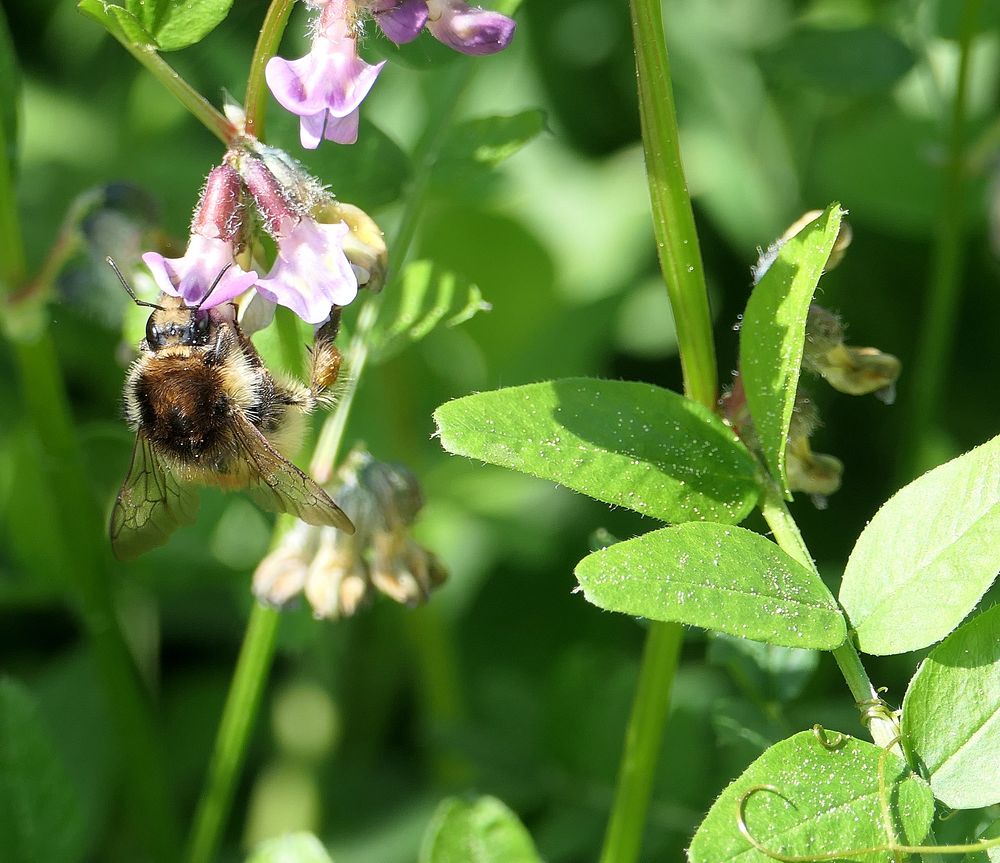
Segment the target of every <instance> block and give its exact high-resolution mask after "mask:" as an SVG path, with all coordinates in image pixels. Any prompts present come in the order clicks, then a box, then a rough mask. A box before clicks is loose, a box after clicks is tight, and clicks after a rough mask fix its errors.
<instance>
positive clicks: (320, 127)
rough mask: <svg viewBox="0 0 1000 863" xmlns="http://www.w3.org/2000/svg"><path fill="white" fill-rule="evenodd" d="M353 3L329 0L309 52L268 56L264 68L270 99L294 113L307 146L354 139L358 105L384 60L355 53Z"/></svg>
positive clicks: (320, 17)
mask: <svg viewBox="0 0 1000 863" xmlns="http://www.w3.org/2000/svg"><path fill="white" fill-rule="evenodd" d="M352 7H353V4H351V3H349V2H347V0H329V2H327V3H326V4H325V5H324V6H323V11H322V12H321V13H320V16H319V21H318V22H317V24H316V29H315V35H314V36H313V41H312V46H311V47H310V49H309V53H308V54H307V55H306V56H305V57H302V58H300V59H298V60H284V59H282V58H281V57H272V58H271V59H270V60H269V61H268V63H267V67H266V68H265V70H264V77H265V78H266V80H267V85H268V87H270V88H271V92H272V93H273V94H274V98H275V99H277V100H278V102H279V103H280V104H281V106H282V107H283V108H285V109H287V110H289V111H291V112H292V113H293V114H297V115H298V117H299V137H300V138H301V141H302V146H303V147H305V148H306V149H308V150H313V149H315V148H316V147H318V146H319V142H320V141H321V140H323V139H324V138H326V139H327V140H328V141H336V142H337V143H340V144H353V143H354V142H355V141H356V140H357V139H358V106H359V105H360V104H361V102H362V101H363V100H364V98H365V96H367V95H368V91H369V90H371V88H372V85H373V84H374V83H375V79H376V78H377V77H378V73H379V72H380V71H381V70H382V67H383V66H384V65H385V61H384V60H383V61H382V62H381V63H378V64H376V65H374V66H372V65H370V64H368V63H366V62H365V61H364V60H362V59H361V58H360V57H359V56H358V42H357V38H356V35H355V32H354V27H353V21H352V20H350V19H351V13H352V12H353V8H352Z"/></svg>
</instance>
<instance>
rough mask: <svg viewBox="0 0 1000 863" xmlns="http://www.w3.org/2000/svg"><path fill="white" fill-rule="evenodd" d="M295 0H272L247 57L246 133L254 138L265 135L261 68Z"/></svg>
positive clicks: (274, 47) (271, 53)
mask: <svg viewBox="0 0 1000 863" xmlns="http://www.w3.org/2000/svg"><path fill="white" fill-rule="evenodd" d="M294 6H295V0H273V2H272V3H271V5H270V6H268V7H267V14H266V15H265V16H264V23H263V24H261V27H260V35H259V36H258V37H257V44H256V46H255V47H254V50H253V57H252V59H251V60H250V75H249V76H248V78H247V90H246V96H245V97H244V109H245V110H246V132H247V134H248V135H253V136H254V137H256V138H260V139H261V140H263V138H264V121H265V118H266V113H267V85H266V84H265V82H264V69H265V68H266V66H267V62H268V60H270V59H271V58H272V57H273V56H274V55H275V54H277V53H278V46H279V45H280V44H281V37H282V36H283V35H284V32H285V27H286V26H287V25H288V16H289V15H291V13H292V8H293V7H294Z"/></svg>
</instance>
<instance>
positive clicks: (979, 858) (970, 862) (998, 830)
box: [962, 819, 1000, 863]
mask: <svg viewBox="0 0 1000 863" xmlns="http://www.w3.org/2000/svg"><path fill="white" fill-rule="evenodd" d="M978 838H980V839H1000V819H997V820H996V821H994V822H993V823H992V824H991V825H990V826H989V827H987V828H986V829H985V830H984V831H983V832H982V833H980V834H979V837H978ZM962 861H963V863H1000V847H996V846H995V847H993V848H989V849H987V850H986V851H977V852H976V853H975V854H968V855H966V856H965V857H963V858H962Z"/></svg>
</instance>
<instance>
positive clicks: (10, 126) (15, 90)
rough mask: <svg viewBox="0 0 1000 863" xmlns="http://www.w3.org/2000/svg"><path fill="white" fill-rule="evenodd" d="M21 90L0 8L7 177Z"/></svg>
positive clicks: (1, 138)
mask: <svg viewBox="0 0 1000 863" xmlns="http://www.w3.org/2000/svg"><path fill="white" fill-rule="evenodd" d="M20 91H21V73H20V71H19V70H18V63H17V54H16V53H15V52H14V40H13V39H12V38H11V35H10V28H9V27H8V26H7V18H6V16H5V15H4V11H3V9H2V8H0V144H2V145H3V149H4V158H5V159H6V162H7V164H6V166H4V167H3V170H5V171H6V173H7V175H8V178H12V177H13V175H14V166H15V164H16V160H17V113H18V100H19V99H20Z"/></svg>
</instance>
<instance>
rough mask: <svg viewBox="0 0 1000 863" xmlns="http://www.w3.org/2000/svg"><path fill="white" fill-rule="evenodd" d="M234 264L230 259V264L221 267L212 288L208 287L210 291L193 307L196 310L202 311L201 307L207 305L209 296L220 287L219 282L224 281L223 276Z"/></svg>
mask: <svg viewBox="0 0 1000 863" xmlns="http://www.w3.org/2000/svg"><path fill="white" fill-rule="evenodd" d="M232 265H233V262H232V261H230V262H229V263H228V264H226V265H225V266H224V267H223V268H222V269H221V270H220V271H219V275H217V276H216V277H215V281H214V282H212V286H211V287H210V288H209V289H208V292H207V293H206V294H205V296H203V297H202V298H201V299H200V300H199V301H198V305H196V306H194V307H193V308H194V310H195V311H196V312H200V311H201V307H202V306H203V305H205V302H206V301H207V300H208V298H209V297H210V296H212V292H213V291H214V290H215V289H216V288H217V287H219V282H221V281H222V277H223V276H224V275H225V274H226V273H227V272H228V270H229V268H230V267H231V266H232Z"/></svg>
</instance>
